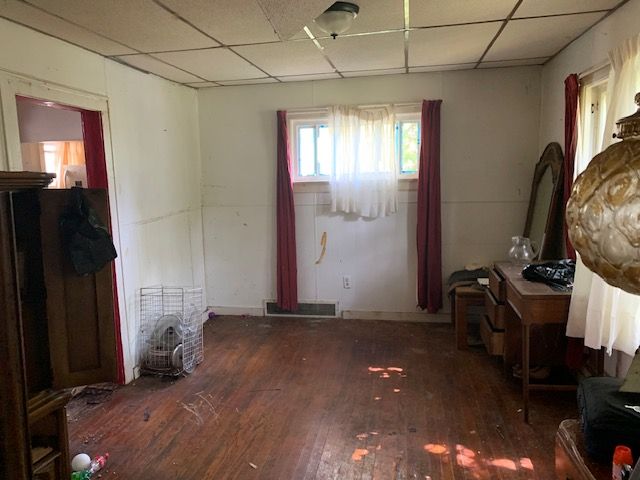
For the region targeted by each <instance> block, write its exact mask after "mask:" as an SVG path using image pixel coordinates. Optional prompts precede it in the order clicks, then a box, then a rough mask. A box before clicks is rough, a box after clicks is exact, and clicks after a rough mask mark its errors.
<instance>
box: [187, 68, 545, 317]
mask: <svg viewBox="0 0 640 480" xmlns="http://www.w3.org/2000/svg"><path fill="white" fill-rule="evenodd" d="M539 84H540V68H539V67H523V68H511V69H494V70H475V71H463V72H442V73H426V74H411V75H398V76H384V77H369V78H355V79H340V80H328V81H319V82H304V83H292V84H271V85H256V86H244V87H224V88H210V89H205V90H200V91H199V110H200V131H201V133H200V137H201V148H202V161H203V176H202V178H203V216H204V235H205V263H206V278H207V288H208V291H207V298H208V300H209V304H210V305H212V306H215V307H218V308H219V307H225V309H223V310H222V311H226V307H234V308H232V309H231V311H238V312H239V311H248V312H253V311H257V309H259V308H260V307H261V303H262V300H263V299H267V298H274V296H275V276H274V272H275V258H276V254H275V252H276V250H275V152H276V122H275V119H276V114H275V112H276V110H278V109H293V108H302V107H314V106H325V105H330V104H340V103H347V104H371V103H381V102H407V101H419V100H421V99H423V98H425V99H436V98H441V99H443V105H442V153H441V155H442V158H441V168H442V200H443V205H442V225H443V264H444V265H443V267H444V275H445V278H446V276H448V275H449V273H450V272H451V271H453V270H456V269H460V268H463V267H464V266H465V264H468V263H470V262H480V263H489V262H491V261H493V260H499V259H504V258H505V257H506V253H507V251H508V248H509V245H510V237H511V236H512V235H515V234H521V232H522V230H523V228H524V218H525V214H526V206H527V201H528V195H529V189H530V182H531V178H532V175H533V166H534V164H535V162H536V161H537V158H538V145H537V141H538V128H539V108H540V92H539ZM295 197H296V198H295V200H296V222H297V228H296V234H297V241H298V271H299V274H298V278H299V297H300V299H303V300H313V299H320V300H338V301H340V303H341V308H342V309H344V310H355V311H379V312H407V313H410V312H415V311H416V294H415V291H416V280H415V277H416V253H415V223H416V203H415V202H416V197H415V192H406V191H404V192H401V195H400V200H401V205H400V210H399V212H398V213H397V214H395V215H392V216H390V217H387V218H383V219H376V220H373V221H364V220H361V219H353V218H345V217H343V216H342V215H331V214H329V213H328V208H327V206H326V197H327V195H326V194H324V193H297V194H296V196H295ZM323 231H326V232H327V234H328V245H327V254H326V256H325V258H324V260H323V262H322V263H321V264H320V265H318V266H316V265H315V264H314V262H315V260H316V259H317V258H318V256H319V254H320V237H321V235H322V232H323ZM343 275H350V276H351V277H352V281H353V287H352V289H350V290H345V289H343V288H342V276H343ZM447 308H448V305H446V304H445V310H446V309H447ZM383 316H384V315H383ZM389 316H390V315H389Z"/></svg>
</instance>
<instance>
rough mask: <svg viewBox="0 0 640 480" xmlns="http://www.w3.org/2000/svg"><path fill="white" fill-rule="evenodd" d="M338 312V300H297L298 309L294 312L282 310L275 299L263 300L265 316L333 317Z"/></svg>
mask: <svg viewBox="0 0 640 480" xmlns="http://www.w3.org/2000/svg"><path fill="white" fill-rule="evenodd" d="M338 314H339V310H338V302H328V301H312V302H298V309H297V310H296V311H295V312H288V311H285V310H282V309H281V308H280V307H278V305H277V304H276V302H275V300H265V301H264V316H265V317H315V318H335V317H337V316H338Z"/></svg>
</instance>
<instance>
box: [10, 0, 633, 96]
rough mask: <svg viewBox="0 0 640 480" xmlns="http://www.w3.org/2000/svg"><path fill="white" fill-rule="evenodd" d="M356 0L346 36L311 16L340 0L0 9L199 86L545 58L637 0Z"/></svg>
mask: <svg viewBox="0 0 640 480" xmlns="http://www.w3.org/2000/svg"><path fill="white" fill-rule="evenodd" d="M351 1H353V2H354V3H357V4H358V5H359V6H360V14H359V15H358V17H357V18H356V19H355V21H354V24H353V26H352V28H351V29H350V30H349V32H347V34H345V35H341V36H339V37H338V38H337V39H335V40H334V39H332V38H331V37H329V36H327V35H326V34H325V33H323V32H322V31H320V30H319V29H318V28H317V27H316V26H315V25H314V23H313V21H312V18H313V16H315V12H316V11H318V8H320V10H319V11H322V9H324V8H326V4H331V1H330V0H329V1H327V0H304V1H302V0H108V1H106V0H64V1H60V0H26V1H23V0H0V17H4V18H6V19H8V20H11V21H13V22H16V23H19V24H22V25H25V26H27V27H30V28H33V29H35V30H38V31H40V32H42V33H45V34H48V35H51V36H53V37H56V38H59V39H62V40H65V41H67V42H70V43H72V44H74V45H78V46H80V47H82V48H85V49H87V50H91V51H93V52H96V53H98V54H100V55H103V56H105V57H108V58H112V59H114V60H116V61H118V62H121V63H124V64H127V65H129V66H132V67H134V68H137V69H138V70H142V71H145V72H149V73H153V74H155V75H158V76H160V77H163V78H166V79H168V80H171V81H174V82H177V83H181V84H184V85H188V86H191V87H196V88H199V87H217V86H226V85H243V84H247V85H251V84H259V83H276V82H288V81H303V80H318V79H327V78H341V77H358V76H368V75H384V74H398V73H411V72H433V71H441V70H463V69H474V68H495V67H509V66H519V65H541V64H544V63H545V62H546V61H547V60H549V58H551V57H553V56H554V55H555V54H557V53H558V52H559V51H560V50H562V49H563V48H564V47H565V46H566V45H568V44H569V43H570V42H571V41H573V40H574V39H576V38H577V37H579V36H580V35H581V34H582V33H584V32H585V31H586V30H588V29H589V28H591V27H592V26H593V25H595V24H596V23H597V22H599V21H600V20H601V19H602V18H604V17H605V16H606V15H608V14H609V13H611V11H613V10H615V9H616V8H618V7H619V6H621V5H622V4H624V3H626V1H627V0H351ZM288 11H289V12H291V18H286V14H285V12H288ZM265 12H266V13H265ZM312 12H313V13H312ZM305 14H306V17H305ZM309 16H311V18H309V19H308V21H306V22H305V20H304V18H308V17H309ZM304 23H306V24H307V27H305V28H303V29H300V31H298V32H297V33H295V30H298V27H300V26H301V25H304ZM274 26H275V27H276V28H274ZM276 30H278V32H279V33H278V32H276ZM283 32H285V35H283ZM292 32H293V33H292ZM282 38H285V39H284V40H283V39H282Z"/></svg>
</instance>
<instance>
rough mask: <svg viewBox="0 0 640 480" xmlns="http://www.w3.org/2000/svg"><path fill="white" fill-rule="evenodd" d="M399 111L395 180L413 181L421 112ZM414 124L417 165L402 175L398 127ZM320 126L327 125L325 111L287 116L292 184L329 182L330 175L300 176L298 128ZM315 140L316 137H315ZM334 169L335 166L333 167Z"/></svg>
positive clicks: (395, 139) (420, 128) (416, 173)
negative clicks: (416, 128) (415, 128)
mask: <svg viewBox="0 0 640 480" xmlns="http://www.w3.org/2000/svg"><path fill="white" fill-rule="evenodd" d="M400 110H401V111H399V112H396V113H395V125H396V127H395V131H394V136H395V138H394V143H395V144H396V148H395V152H394V155H395V161H396V165H397V175H396V177H397V179H398V180H414V179H417V178H418V172H419V168H420V158H419V155H420V142H421V138H420V136H421V130H422V112H421V111H420V110H419V109H417V108H401V109H400ZM410 122H416V123H417V124H418V165H417V170H416V172H415V173H413V172H410V173H402V163H401V153H400V151H399V142H400V141H401V139H399V138H398V125H399V124H400V125H401V124H402V123H410ZM321 125H327V126H328V125H329V116H328V112H327V111H326V110H322V111H311V112H295V111H294V112H289V113H288V114H287V129H288V133H289V146H290V148H291V163H292V172H291V173H292V177H293V183H298V184H303V183H323V182H324V183H326V182H329V181H331V175H319V174H315V175H300V170H299V168H300V158H299V155H298V153H299V152H298V148H299V145H298V129H299V128H300V127H311V126H314V127H316V128H318V127H319V126H321ZM316 139H317V137H316ZM315 148H316V172H317V169H318V160H317V150H318V148H317V144H316V146H315ZM333 167H335V165H334V166H333Z"/></svg>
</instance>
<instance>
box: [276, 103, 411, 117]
mask: <svg viewBox="0 0 640 480" xmlns="http://www.w3.org/2000/svg"><path fill="white" fill-rule="evenodd" d="M388 105H391V106H392V107H420V106H421V105H422V102H402V103H375V104H368V105H354V106H355V107H358V108H382V107H386V106H388ZM328 110H329V106H324V107H309V108H291V109H289V110H287V113H293V114H304V113H321V112H326V111H328Z"/></svg>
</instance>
